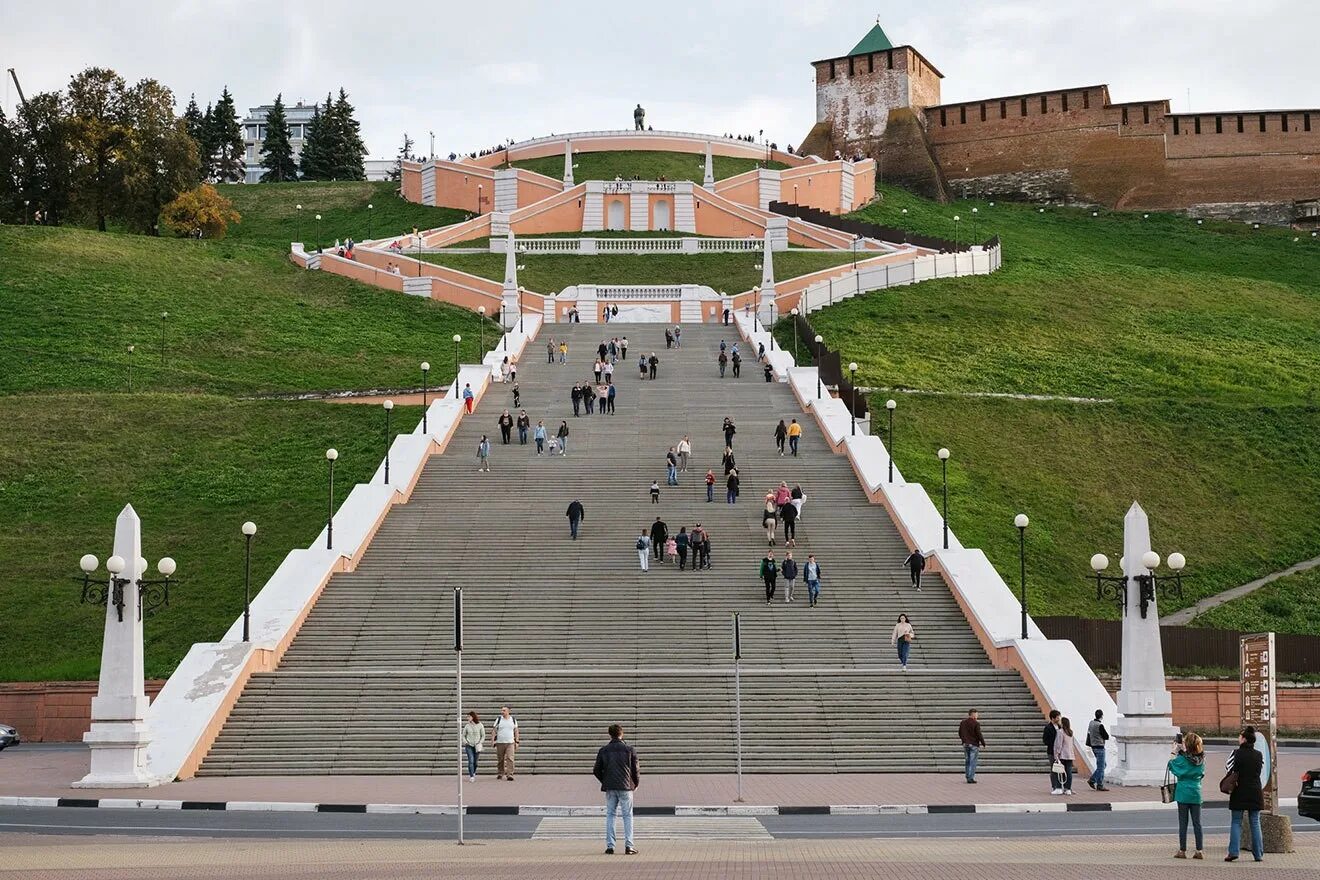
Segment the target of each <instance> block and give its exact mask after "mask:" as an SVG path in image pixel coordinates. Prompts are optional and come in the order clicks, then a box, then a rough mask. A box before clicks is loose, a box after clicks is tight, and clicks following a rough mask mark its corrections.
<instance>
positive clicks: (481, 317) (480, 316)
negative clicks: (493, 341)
mask: <svg viewBox="0 0 1320 880" xmlns="http://www.w3.org/2000/svg"><path fill="white" fill-rule="evenodd" d="M477 328H478V332H479V333H480V334H481V348H479V349H477V350H478V351H485V350H486V307H485V306H477Z"/></svg>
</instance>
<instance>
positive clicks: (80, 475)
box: [0, 187, 497, 680]
mask: <svg viewBox="0 0 1320 880" xmlns="http://www.w3.org/2000/svg"><path fill="white" fill-rule="evenodd" d="M248 189H256V188H255V187H249V188H248ZM255 238H256V240H257V241H259V242H261V243H259V244H245V243H242V241H240V240H227V241H224V242H218V243H216V242H194V241H181V240H176V239H152V238H146V237H141V236H127V235H115V234H105V233H95V232H88V231H84V230H76V229H46V228H42V229H39V228H36V227H28V228H23V227H12V226H9V227H0V253H3V254H4V258H3V259H0V314H2V315H3V316H4V327H5V334H4V339H5V342H6V344H5V345H4V346H3V347H0V424H2V425H4V430H3V438H4V440H3V442H0V509H3V510H4V512H5V517H4V521H5V528H4V529H0V567H3V569H4V571H5V578H4V579H3V581H0V607H3V608H4V609H5V611H6V613H5V614H3V615H0V645H4V646H5V650H4V651H3V652H2V653H0V680H41V679H61V678H87V677H94V676H95V674H96V672H97V668H98V664H99V655H100V632H101V625H102V623H101V621H102V618H101V613H102V612H101V609H99V608H90V607H81V606H79V605H78V602H77V599H78V592H77V589H78V588H77V586H76V584H75V583H74V581H72V580H69V578H70V577H71V576H73V575H75V574H76V573H77V560H78V557H79V556H81V555H82V554H83V553H87V552H91V553H95V554H97V555H98V556H100V557H101V558H102V559H103V560H104V559H105V557H106V556H107V555H108V553H109V544H110V541H111V539H112V536H113V529H114V520H115V517H116V515H117V514H118V512H119V510H120V509H121V508H122V507H123V505H124V504H125V503H126V502H131V503H132V504H133V505H134V506H135V507H136V509H137V510H138V512H139V514H141V515H142V517H143V521H144V529H145V532H144V543H143V550H144V552H145V554H146V555H147V557H148V558H149V559H151V560H152V562H153V565H154V562H155V560H156V559H158V558H159V557H160V556H162V555H171V556H174V557H175V558H176V559H177V560H178V562H179V572H180V577H182V578H183V579H184V584H183V586H181V587H180V588H179V589H178V590H177V591H176V592H174V593H173V595H172V601H173V602H174V605H173V607H171V608H170V609H168V610H165V611H163V612H162V613H161V614H160V615H159V616H157V617H153V618H152V619H151V620H150V621H148V624H147V634H148V635H147V668H148V672H149V674H153V675H158V674H166V673H168V672H169V671H170V670H171V669H172V668H173V667H174V665H175V664H176V663H177V662H178V661H179V659H180V658H182V656H183V654H184V653H185V652H186V651H187V648H188V646H189V645H191V644H192V643H193V642H195V641H204V640H209V639H215V638H218V637H219V636H221V635H222V634H223V633H224V631H225V629H227V628H228V626H229V624H230V623H231V622H232V621H233V619H234V618H235V616H236V615H237V614H238V612H239V610H240V608H241V602H242V555H241V554H242V544H241V536H240V535H239V532H238V528H239V525H240V524H241V523H242V522H243V521H244V520H245V519H252V520H254V521H255V522H257V523H258V526H259V528H260V531H259V533H258V540H257V542H256V545H255V548H254V551H255V553H254V559H253V580H254V583H255V584H256V585H257V586H260V585H261V584H262V583H264V582H265V579H266V577H268V576H269V575H270V573H271V572H272V571H273V570H274V568H275V566H276V565H278V564H279V562H280V560H282V559H283V558H284V555H285V554H286V553H287V552H288V551H289V550H290V549H292V548H293V547H299V546H306V545H307V543H308V542H310V541H311V540H312V539H313V538H315V536H316V534H317V532H318V531H319V530H320V527H321V522H322V518H323V516H324V510H325V507H324V505H325V495H324V494H323V493H324V491H325V460H324V458H323V454H324V451H325V449H326V448H327V447H330V446H334V447H336V448H337V449H339V451H340V459H339V463H338V466H337V468H336V471H337V473H336V485H337V486H338V487H340V498H342V497H343V495H344V494H345V493H346V492H347V490H348V489H349V488H351V486H352V484H353V483H354V482H356V481H359V480H362V479H365V478H366V477H368V476H369V475H370V474H371V473H372V472H373V471H374V470H375V468H376V465H377V464H378V463H379V462H380V459H381V456H382V454H383V449H384V437H383V433H384V430H383V429H384V424H383V417H382V414H381V411H380V409H379V408H378V407H374V406H372V407H356V406H335V405H330V404H320V403H308V402H283V401H259V400H251V399H242V398H244V397H247V396H248V395H251V394H255V393H258V392H267V391H282V392H294V391H315V390H324V389H351V388H381V387H400V386H408V387H412V386H415V385H416V384H418V382H419V381H420V377H419V375H418V373H417V365H418V363H420V362H421V361H422V360H424V359H429V360H430V361H431V362H432V363H433V364H434V365H435V366H434V369H433V370H432V374H431V378H432V381H433V382H434V383H436V384H440V383H443V382H445V381H447V380H448V378H450V376H451V374H452V366H451V365H452V363H453V360H452V358H453V355H452V351H453V349H452V344H451V343H449V342H448V340H449V338H450V336H451V335H452V334H453V333H455V332H459V333H462V334H463V336H464V343H463V352H462V357H463V359H464V360H465V361H468V362H471V361H473V360H478V359H479V358H480V354H479V352H478V350H477V344H476V340H477V337H478V335H479V334H478V332H477V331H478V326H479V325H478V324H477V319H476V317H475V316H473V315H471V314H470V313H467V312H464V311H461V310H458V309H455V308H451V307H448V306H444V305H441V304H438V303H434V302H431V301H429V300H420V299H416V298H414V297H403V296H399V295H398V294H393V293H387V292H383V291H379V290H376V289H373V288H370V287H367V286H364V285H361V284H357V283H355V282H351V281H348V280H346V279H343V278H338V277H335V276H331V275H322V274H321V273H316V272H304V271H302V270H299V269H297V268H295V267H294V266H292V265H291V264H290V263H289V262H288V261H287V260H286V259H285V258H284V257H283V256H282V255H281V249H277V248H275V247H270V246H267V244H266V239H263V237H262V236H261V235H257V236H255ZM162 311H168V312H169V315H170V317H169V318H168V319H167V320H166V321H165V322H164V323H165V330H166V337H165V350H164V359H163V363H162V357H161V335H160V330H161V323H162V322H161V319H160V313H161V312H162ZM487 336H488V338H490V339H492V340H493V339H495V338H497V336H496V333H495V332H494V331H492V332H491V333H488V334H487ZM438 340H445V342H444V344H443V345H441V344H440V343H439V342H438ZM130 343H132V344H134V345H135V346H136V352H135V353H134V354H133V355H132V358H133V389H134V390H133V393H131V394H130V393H128V390H127V386H128V381H127V380H128V361H129V357H130V356H129V354H128V352H127V346H128V345H129V344H130ZM419 416H420V413H419V412H417V411H416V410H415V409H411V410H410V409H407V408H400V409H399V410H398V411H396V413H395V418H394V420H393V426H394V428H395V429H396V431H397V430H411V429H412V427H413V425H414V424H415V422H416V420H417V418H419Z"/></svg>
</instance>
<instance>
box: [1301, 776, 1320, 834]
mask: <svg viewBox="0 0 1320 880" xmlns="http://www.w3.org/2000/svg"><path fill="white" fill-rule="evenodd" d="M1297 812H1298V813H1300V814H1301V815H1303V816H1306V817H1307V818H1309V819H1314V820H1316V821H1317V822H1320V770H1307V771H1306V772H1305V773H1303V774H1302V790H1301V792H1300V793H1298V795H1297Z"/></svg>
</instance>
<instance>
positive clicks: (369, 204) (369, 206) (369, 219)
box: [367, 202, 376, 241]
mask: <svg viewBox="0 0 1320 880" xmlns="http://www.w3.org/2000/svg"><path fill="white" fill-rule="evenodd" d="M374 207H376V206H375V205H373V204H371V203H370V202H368V203H367V241H370V240H371V209H372V208H374Z"/></svg>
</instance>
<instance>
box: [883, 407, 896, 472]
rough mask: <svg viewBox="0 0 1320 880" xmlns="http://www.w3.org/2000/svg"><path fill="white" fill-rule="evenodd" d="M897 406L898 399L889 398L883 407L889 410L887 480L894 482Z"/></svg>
mask: <svg viewBox="0 0 1320 880" xmlns="http://www.w3.org/2000/svg"><path fill="white" fill-rule="evenodd" d="M897 406H898V401H896V400H894V398H892V397H891V398H889V399H888V400H886V401H885V409H887V410H889V482H890V483H892V482H894V408H895V407H897Z"/></svg>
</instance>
